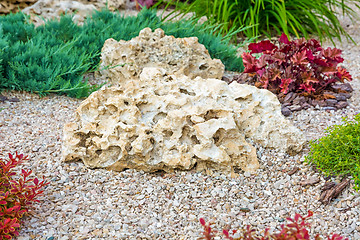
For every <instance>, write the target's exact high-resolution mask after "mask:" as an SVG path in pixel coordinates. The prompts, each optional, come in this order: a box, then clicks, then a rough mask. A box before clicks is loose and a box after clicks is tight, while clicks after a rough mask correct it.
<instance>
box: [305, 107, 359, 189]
mask: <svg viewBox="0 0 360 240" xmlns="http://www.w3.org/2000/svg"><path fill="white" fill-rule="evenodd" d="M343 122H344V124H342V125H335V126H331V127H329V128H327V129H326V131H325V132H326V135H325V136H324V137H322V138H320V139H317V140H313V141H311V142H310V147H311V148H310V152H309V154H308V155H307V156H306V157H305V159H306V161H307V162H309V163H313V164H314V165H315V166H316V167H317V168H318V169H320V170H321V171H322V172H323V173H325V174H326V175H327V176H329V175H333V174H335V175H351V176H352V177H353V179H354V181H355V190H356V191H358V190H359V189H360V114H357V115H356V116H355V118H354V121H350V120H348V119H347V118H343Z"/></svg>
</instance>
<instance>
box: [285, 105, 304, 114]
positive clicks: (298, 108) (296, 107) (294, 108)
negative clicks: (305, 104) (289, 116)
mask: <svg viewBox="0 0 360 240" xmlns="http://www.w3.org/2000/svg"><path fill="white" fill-rule="evenodd" d="M287 108H288V109H290V111H292V112H295V111H300V110H302V107H301V106H300V105H291V106H288V107H287Z"/></svg>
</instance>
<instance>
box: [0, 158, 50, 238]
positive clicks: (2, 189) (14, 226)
mask: <svg viewBox="0 0 360 240" xmlns="http://www.w3.org/2000/svg"><path fill="white" fill-rule="evenodd" d="M25 160H28V158H27V156H24V155H23V154H18V153H16V154H15V156H13V155H12V154H10V153H9V160H7V161H5V160H4V159H2V158H0V166H1V168H0V240H2V239H12V237H13V236H18V235H19V233H18V231H17V230H18V229H19V227H20V224H21V221H20V219H21V218H22V217H23V215H24V214H25V213H27V212H28V206H29V205H31V204H32V203H33V202H39V200H37V199H36V197H37V196H38V195H39V194H41V193H43V191H41V190H40V189H41V188H42V187H44V186H45V185H47V184H49V183H46V182H45V179H44V178H43V180H42V181H39V179H37V178H31V177H29V176H30V175H31V173H32V171H31V170H24V169H21V173H20V175H17V174H16V172H14V168H15V167H16V166H17V165H19V164H21V163H22V162H23V161H25Z"/></svg>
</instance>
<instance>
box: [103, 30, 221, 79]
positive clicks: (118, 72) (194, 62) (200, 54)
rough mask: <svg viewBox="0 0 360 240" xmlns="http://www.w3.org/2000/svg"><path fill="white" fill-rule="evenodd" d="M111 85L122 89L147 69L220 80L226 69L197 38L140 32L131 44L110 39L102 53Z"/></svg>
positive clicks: (105, 71)
mask: <svg viewBox="0 0 360 240" xmlns="http://www.w3.org/2000/svg"><path fill="white" fill-rule="evenodd" d="M106 66H110V67H111V68H110V69H107V70H104V71H101V72H100V73H101V74H102V76H103V77H105V78H107V79H108V80H109V81H110V83H112V84H115V85H121V84H123V83H124V82H127V81H129V80H130V79H137V78H139V76H140V74H141V72H142V69H143V68H145V67H160V68H163V69H164V70H165V72H166V73H167V74H173V75H177V76H181V75H185V76H189V77H190V78H195V77H198V76H199V77H202V78H217V79H221V77H222V76H223V74H224V70H225V67H224V65H223V64H222V62H221V61H220V60H219V59H212V58H211V57H210V55H209V53H208V50H207V49H206V48H205V47H204V45H202V44H200V43H199V42H198V39H197V37H188V38H175V37H173V36H166V35H165V34H164V31H163V30H162V29H156V30H155V31H154V32H152V30H151V29H150V28H145V29H143V30H141V31H140V33H139V36H138V37H135V38H133V39H131V40H130V41H124V40H120V41H119V42H118V41H116V40H114V39H108V40H106V41H105V44H104V46H103V48H102V50H101V65H100V68H106ZM114 66H116V67H114Z"/></svg>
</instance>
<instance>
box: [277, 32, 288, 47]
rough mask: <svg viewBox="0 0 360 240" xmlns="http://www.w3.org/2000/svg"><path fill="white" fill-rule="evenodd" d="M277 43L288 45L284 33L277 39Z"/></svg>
mask: <svg viewBox="0 0 360 240" xmlns="http://www.w3.org/2000/svg"><path fill="white" fill-rule="evenodd" d="M279 42H281V43H284V44H289V43H290V41H289V38H288V36H287V35H286V34H285V33H282V34H281V36H280V38H279Z"/></svg>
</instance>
